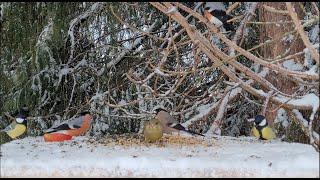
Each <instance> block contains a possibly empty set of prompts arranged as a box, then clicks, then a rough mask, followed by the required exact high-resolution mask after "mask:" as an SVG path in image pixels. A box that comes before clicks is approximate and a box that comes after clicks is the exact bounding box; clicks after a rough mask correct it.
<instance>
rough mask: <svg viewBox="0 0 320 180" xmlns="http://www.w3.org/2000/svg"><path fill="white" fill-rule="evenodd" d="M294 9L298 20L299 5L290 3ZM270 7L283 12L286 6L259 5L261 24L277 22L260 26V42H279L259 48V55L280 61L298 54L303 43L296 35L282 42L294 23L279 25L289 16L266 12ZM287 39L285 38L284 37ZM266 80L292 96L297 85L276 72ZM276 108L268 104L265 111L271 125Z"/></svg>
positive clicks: (289, 19) (296, 57) (268, 59)
mask: <svg viewBox="0 0 320 180" xmlns="http://www.w3.org/2000/svg"><path fill="white" fill-rule="evenodd" d="M292 4H293V5H294V7H295V11H296V12H297V14H298V16H299V18H300V19H301V16H302V15H303V11H302V10H301V8H300V7H299V3H297V2H295V3H292ZM266 6H269V7H272V8H274V9H276V10H281V11H285V10H286V4H285V3H284V2H281V3H279V2H264V3H261V6H260V11H259V17H260V21H262V22H279V23H277V24H276V23H274V24H266V25H263V26H261V28H260V30H261V34H260V40H261V42H265V41H266V40H272V39H277V38H279V39H280V40H276V41H274V42H273V43H271V44H267V45H265V46H263V47H262V48H261V55H262V56H263V57H264V58H265V59H266V60H267V61H272V60H275V59H280V58H281V57H285V56H288V55H293V54H295V53H297V52H300V51H302V50H303V49H304V43H303V42H302V40H301V38H300V37H299V35H297V34H295V33H294V34H293V35H294V38H293V39H292V41H283V38H282V37H281V36H283V35H284V34H285V33H287V32H289V31H292V30H294V28H295V26H294V23H281V22H286V21H292V19H291V17H290V16H289V14H283V13H277V12H275V11H272V12H271V11H270V10H268V7H266ZM264 7H266V8H264ZM285 37H287V36H285ZM292 59H294V61H295V62H300V63H301V64H303V62H301V61H302V60H303V54H302V55H299V56H295V57H293V58H292ZM266 79H267V80H268V81H269V82H271V83H272V84H273V85H274V86H275V87H277V88H278V89H279V90H281V91H282V92H284V93H287V94H293V93H294V92H295V91H296V90H297V88H298V87H297V84H296V83H295V82H294V81H292V80H291V79H290V78H288V77H285V76H282V75H281V74H277V73H276V72H270V73H269V74H268V75H267V77H266ZM277 107H278V106H277V105H275V104H272V103H269V104H268V106H267V111H266V114H265V115H266V118H267V119H268V121H269V123H270V124H273V120H274V119H275V118H276V114H277V111H272V110H274V109H276V108H277Z"/></svg>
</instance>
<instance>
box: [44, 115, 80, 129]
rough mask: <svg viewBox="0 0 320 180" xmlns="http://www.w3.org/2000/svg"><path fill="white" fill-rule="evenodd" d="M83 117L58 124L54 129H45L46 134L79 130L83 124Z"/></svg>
mask: <svg viewBox="0 0 320 180" xmlns="http://www.w3.org/2000/svg"><path fill="white" fill-rule="evenodd" d="M83 119H84V118H83V117H78V118H74V119H70V120H68V121H64V122H62V123H60V124H58V125H57V126H55V127H51V128H50V129H47V130H46V131H45V132H46V133H51V132H57V131H64V130H71V129H79V128H80V127H81V125H82V123H83Z"/></svg>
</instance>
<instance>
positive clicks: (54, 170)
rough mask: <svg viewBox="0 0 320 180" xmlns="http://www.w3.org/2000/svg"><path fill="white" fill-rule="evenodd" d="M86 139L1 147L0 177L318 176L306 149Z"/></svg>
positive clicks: (247, 141)
mask: <svg viewBox="0 0 320 180" xmlns="http://www.w3.org/2000/svg"><path fill="white" fill-rule="evenodd" d="M88 140H89V138H88V137H75V138H73V140H71V141H66V142H57V143H47V142H44V140H43V137H27V138H24V139H21V140H14V141H11V142H9V143H6V144H3V145H1V155H2V156H1V177H319V161H318V160H319V153H318V152H316V151H315V149H314V148H313V147H312V146H311V145H307V144H299V143H286V142H280V141H279V140H273V141H259V140H257V139H255V138H252V137H239V138H232V137H224V136H222V137H219V138H218V140H212V139H200V138H199V140H205V141H208V142H212V143H211V145H210V146H204V145H201V144H199V145H194V146H189V145H188V146H178V145H176V146H174V145H167V146H155V145H148V146H146V145H134V144H133V145H132V146H130V147H123V146H119V145H112V144H109V145H104V144H99V143H98V144H92V143H88Z"/></svg>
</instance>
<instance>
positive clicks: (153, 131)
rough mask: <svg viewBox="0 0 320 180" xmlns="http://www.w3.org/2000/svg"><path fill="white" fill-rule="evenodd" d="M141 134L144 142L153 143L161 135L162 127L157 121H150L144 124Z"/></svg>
mask: <svg viewBox="0 0 320 180" xmlns="http://www.w3.org/2000/svg"><path fill="white" fill-rule="evenodd" d="M143 134H144V138H145V141H147V142H155V141H157V140H159V139H160V138H161V137H162V135H163V127H162V124H161V122H160V121H159V119H151V120H150V121H148V122H146V123H145V124H144V128H143Z"/></svg>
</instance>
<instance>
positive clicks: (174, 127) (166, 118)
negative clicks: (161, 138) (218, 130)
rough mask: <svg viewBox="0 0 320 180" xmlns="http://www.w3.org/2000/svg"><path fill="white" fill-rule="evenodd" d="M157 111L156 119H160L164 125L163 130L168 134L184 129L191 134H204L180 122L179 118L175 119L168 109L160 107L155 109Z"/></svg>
mask: <svg viewBox="0 0 320 180" xmlns="http://www.w3.org/2000/svg"><path fill="white" fill-rule="evenodd" d="M155 112H156V114H157V115H156V117H155V118H156V119H159V121H160V122H161V124H162V126H163V132H164V133H167V134H172V132H180V131H184V132H187V133H190V134H197V135H200V136H204V135H203V134H199V133H196V132H193V131H190V130H188V129H186V128H185V127H184V126H182V125H181V124H179V123H178V122H177V120H175V119H174V118H173V117H172V116H171V115H170V114H169V113H168V112H167V111H166V110H164V109H162V108H158V109H156V110H155Z"/></svg>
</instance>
